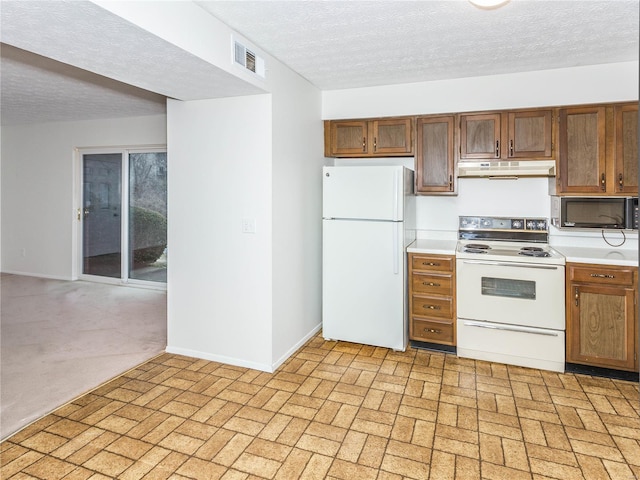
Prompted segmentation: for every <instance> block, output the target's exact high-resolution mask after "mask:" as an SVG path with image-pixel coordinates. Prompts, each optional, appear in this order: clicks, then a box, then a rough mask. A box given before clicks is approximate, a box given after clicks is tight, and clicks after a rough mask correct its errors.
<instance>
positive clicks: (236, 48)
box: [233, 41, 265, 78]
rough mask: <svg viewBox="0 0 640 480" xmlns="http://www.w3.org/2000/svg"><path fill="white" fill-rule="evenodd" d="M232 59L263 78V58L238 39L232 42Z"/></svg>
mask: <svg viewBox="0 0 640 480" xmlns="http://www.w3.org/2000/svg"><path fill="white" fill-rule="evenodd" d="M233 59H234V61H235V63H237V64H238V65H242V66H243V67H244V68H246V69H247V70H249V71H251V72H253V73H255V74H256V75H258V76H260V77H262V78H264V72H265V65H264V59H263V58H261V57H258V56H257V55H256V54H255V53H253V52H252V51H251V50H249V49H248V48H247V47H245V46H244V45H242V44H241V43H239V42H238V41H234V42H233Z"/></svg>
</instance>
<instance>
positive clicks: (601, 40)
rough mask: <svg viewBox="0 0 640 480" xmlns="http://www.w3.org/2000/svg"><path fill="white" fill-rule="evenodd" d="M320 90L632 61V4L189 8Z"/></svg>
mask: <svg viewBox="0 0 640 480" xmlns="http://www.w3.org/2000/svg"><path fill="white" fill-rule="evenodd" d="M197 3H199V4H200V5H201V6H202V7H203V8H204V9H206V10H207V11H209V12H211V13H212V14H213V15H214V16H216V17H218V18H219V19H221V20H222V21H223V22H225V23H226V24H227V25H229V26H230V27H231V28H233V29H235V30H237V31H239V32H241V33H242V34H243V35H245V36H246V37H247V38H249V39H250V40H252V41H253V42H254V43H255V44H257V45H259V46H260V47H262V48H263V49H264V50H266V51H267V52H269V53H270V54H271V55H273V56H274V57H276V58H278V59H280V60H281V61H282V62H283V63H285V64H287V65H288V66H289V67H290V68H292V69H293V70H295V71H296V72H298V73H299V74H300V75H302V76H303V77H305V78H307V79H308V80H309V81H310V82H312V83H313V84H315V85H316V86H318V87H319V88H321V89H340V88H353V87H363V86H373V85H385V84H396V83H409V82H420V81H429V80H441V79H450V78H461V77H471V76H482V75H495V74H501V73H513V72H524V71H532V70H547V69H555V68H564V67H573V66H582V65H594V64H602V63H612V62H623V61H631V60H637V59H638V15H639V14H638V3H639V2H638V1H637V0H632V1H622V0H608V1H584V0H582V1H539V0H538V1H536V0H533V1H532V0H511V1H510V2H509V3H507V4H506V5H504V6H503V7H501V8H497V9H493V10H482V9H479V8H476V7H474V6H473V5H472V4H471V3H469V2H467V1H465V0H457V1H452V0H449V1H388V0H379V1H317V0H315V1H293V2H291V1H198V2H197Z"/></svg>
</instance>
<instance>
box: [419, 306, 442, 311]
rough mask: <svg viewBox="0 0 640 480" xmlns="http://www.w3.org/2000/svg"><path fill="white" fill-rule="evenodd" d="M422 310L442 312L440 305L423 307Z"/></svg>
mask: <svg viewBox="0 0 640 480" xmlns="http://www.w3.org/2000/svg"><path fill="white" fill-rule="evenodd" d="M422 308H428V309H429V310H440V308H441V307H440V305H422Z"/></svg>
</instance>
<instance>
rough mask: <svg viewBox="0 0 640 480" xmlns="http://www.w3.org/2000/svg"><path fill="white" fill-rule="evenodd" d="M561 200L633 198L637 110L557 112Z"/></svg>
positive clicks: (591, 108) (628, 107)
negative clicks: (570, 196) (567, 198)
mask: <svg viewBox="0 0 640 480" xmlns="http://www.w3.org/2000/svg"><path fill="white" fill-rule="evenodd" d="M559 144H560V155H559V158H558V166H559V174H558V176H557V178H556V190H557V193H558V194H560V195H563V194H564V195H637V194H638V104H637V103H633V104H619V105H589V106H581V107H570V108H561V109H560V122H559Z"/></svg>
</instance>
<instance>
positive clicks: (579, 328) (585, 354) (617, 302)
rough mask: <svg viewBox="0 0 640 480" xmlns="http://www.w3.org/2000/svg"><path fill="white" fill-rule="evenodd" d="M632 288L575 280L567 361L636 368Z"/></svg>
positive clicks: (569, 299) (568, 332) (571, 300)
mask: <svg viewBox="0 0 640 480" xmlns="http://www.w3.org/2000/svg"><path fill="white" fill-rule="evenodd" d="M634 295H635V291H634V289H633V288H624V287H615V286H600V285H596V284H590V285H586V284H584V285H582V284H577V283H572V284H571V287H570V291H569V292H568V298H567V300H568V301H569V302H571V303H570V308H569V312H570V315H569V321H568V322H567V362H571V363H580V364H586V365H593V366H598V367H604V368H615V369H620V370H631V371H633V370H634V369H635V358H634V355H635V308H634Z"/></svg>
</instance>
